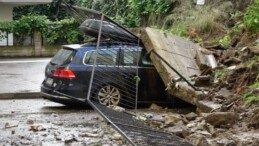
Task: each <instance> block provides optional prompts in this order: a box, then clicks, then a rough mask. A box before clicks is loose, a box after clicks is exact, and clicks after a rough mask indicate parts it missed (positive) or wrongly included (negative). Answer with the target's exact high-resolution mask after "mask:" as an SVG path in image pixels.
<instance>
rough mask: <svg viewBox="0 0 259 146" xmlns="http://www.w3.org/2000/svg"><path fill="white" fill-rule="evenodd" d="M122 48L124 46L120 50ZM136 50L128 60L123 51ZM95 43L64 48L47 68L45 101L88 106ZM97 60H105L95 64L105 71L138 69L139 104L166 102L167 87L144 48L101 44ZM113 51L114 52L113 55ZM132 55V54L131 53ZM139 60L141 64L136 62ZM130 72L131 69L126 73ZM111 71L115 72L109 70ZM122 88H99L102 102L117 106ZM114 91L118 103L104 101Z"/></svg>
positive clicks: (112, 86) (108, 85)
mask: <svg viewBox="0 0 259 146" xmlns="http://www.w3.org/2000/svg"><path fill="white" fill-rule="evenodd" d="M121 46H123V47H121ZM127 47H130V48H133V49H131V50H133V51H134V53H135V55H140V59H138V60H136V59H134V58H133V57H129V58H128V59H127V60H126V59H123V58H126V56H127V55H128V54H127V53H128V51H125V50H126V49H123V48H127ZM95 49H96V43H86V44H82V45H78V44H77V45H64V46H63V47H62V48H61V49H60V50H59V51H58V52H57V53H56V55H55V56H54V57H53V58H52V59H51V61H50V62H49V63H48V65H47V66H46V69H45V79H44V81H43V82H42V85H41V96H42V97H43V98H45V99H48V100H51V101H54V102H58V103H62V104H66V105H71V104H74V103H78V102H79V103H85V102H86V97H87V93H88V88H89V83H90V78H91V73H92V69H93V64H94V58H95V55H94V54H95V53H94V52H95ZM99 50H101V51H100V52H98V57H100V58H102V57H103V58H105V61H97V62H96V65H104V66H105V68H107V69H106V70H109V69H110V68H120V66H121V65H123V66H125V65H130V66H134V67H135V68H138V72H139V73H138V75H139V78H140V79H141V80H140V82H139V85H138V91H139V92H138V97H139V98H138V103H141V102H142V103H150V102H155V101H160V102H163V101H166V99H167V93H166V91H165V86H164V84H163V82H162V80H161V78H160V76H159V75H158V73H157V71H156V69H155V67H154V66H153V63H152V62H151V60H150V58H149V56H148V55H147V54H146V51H145V49H144V48H143V47H140V46H132V45H130V44H120V43H105V42H103V43H101V44H100V47H99ZM111 52H112V53H111ZM131 53H132V52H131ZM137 61H138V62H137ZM125 71H127V72H129V71H130V69H127V70H125ZM110 72H112V70H111V69H110ZM121 90H122V89H121V88H120V87H117V86H114V85H110V84H109V83H108V82H107V84H105V85H104V86H103V87H98V88H96V91H95V92H96V93H99V94H98V95H100V96H99V97H98V99H99V102H100V103H102V104H105V105H117V104H119V102H120V100H121V99H123V95H122V94H121V92H122V91H121ZM107 91H109V92H111V91H112V92H113V94H112V96H114V97H113V98H114V99H116V100H113V102H112V103H107V102H105V98H106V97H105V95H107V94H106V93H105V92H107Z"/></svg>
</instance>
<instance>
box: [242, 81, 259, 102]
mask: <svg viewBox="0 0 259 146" xmlns="http://www.w3.org/2000/svg"><path fill="white" fill-rule="evenodd" d="M258 88H259V81H257V82H255V83H254V84H253V85H251V86H249V92H247V93H245V94H244V95H243V96H242V98H244V99H245V100H246V103H247V104H248V103H255V102H258V101H259V96H258V95H254V91H255V90H256V89H258Z"/></svg>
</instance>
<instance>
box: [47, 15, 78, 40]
mask: <svg viewBox="0 0 259 146" xmlns="http://www.w3.org/2000/svg"><path fill="white" fill-rule="evenodd" d="M78 26H79V24H78V23H77V22H76V21H75V19H74V18H70V19H63V20H60V21H54V22H51V23H50V24H49V27H48V29H47V31H46V32H43V33H42V34H43V36H44V37H45V38H46V39H47V42H48V43H54V42H55V41H57V40H66V42H67V43H75V42H78V38H79V36H80V32H79V29H78Z"/></svg>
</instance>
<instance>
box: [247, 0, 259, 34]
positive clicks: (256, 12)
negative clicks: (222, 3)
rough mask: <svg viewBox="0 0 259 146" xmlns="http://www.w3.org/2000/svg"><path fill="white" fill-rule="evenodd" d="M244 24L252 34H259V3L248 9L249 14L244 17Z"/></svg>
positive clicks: (256, 2)
mask: <svg viewBox="0 0 259 146" xmlns="http://www.w3.org/2000/svg"><path fill="white" fill-rule="evenodd" d="M244 24H245V26H246V28H247V29H248V30H249V31H250V32H251V33H257V32H259V27H258V26H259V1H258V0H256V1H255V2H254V4H252V5H251V6H249V7H248V9H247V14H246V15H245V16H244Z"/></svg>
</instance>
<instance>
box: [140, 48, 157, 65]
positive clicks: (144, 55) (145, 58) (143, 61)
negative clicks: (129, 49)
mask: <svg viewBox="0 0 259 146" xmlns="http://www.w3.org/2000/svg"><path fill="white" fill-rule="evenodd" d="M140 60H141V65H143V66H154V64H153V62H152V61H151V59H150V57H149V55H148V54H147V51H146V50H145V49H142V51H141V57H140Z"/></svg>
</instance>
